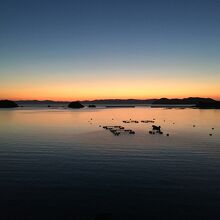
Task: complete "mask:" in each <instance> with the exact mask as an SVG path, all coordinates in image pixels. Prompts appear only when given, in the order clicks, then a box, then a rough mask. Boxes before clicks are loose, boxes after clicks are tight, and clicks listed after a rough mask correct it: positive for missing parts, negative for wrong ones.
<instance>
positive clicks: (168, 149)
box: [0, 106, 220, 220]
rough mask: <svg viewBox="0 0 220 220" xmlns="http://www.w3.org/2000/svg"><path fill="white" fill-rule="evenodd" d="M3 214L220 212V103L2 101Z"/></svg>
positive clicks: (80, 218)
mask: <svg viewBox="0 0 220 220" xmlns="http://www.w3.org/2000/svg"><path fill="white" fill-rule="evenodd" d="M130 119H132V120H138V121H139V123H127V124H124V123H123V122H122V121H123V120H130ZM153 119H155V123H154V124H155V125H160V126H161V130H162V131H163V135H160V134H155V135H151V134H149V131H150V130H151V127H152V124H151V123H141V122H140V121H141V120H153ZM105 125H121V126H124V127H125V128H127V129H132V130H134V131H135V132H136V133H135V134H134V135H129V134H121V135H119V136H114V135H113V134H112V133H111V132H110V131H108V130H105V129H103V128H102V126H105ZM193 125H194V126H193ZM100 126H101V127H100ZM212 128H213V129H212ZM166 134H169V136H166ZM210 134H211V135H212V136H210ZM0 219H2V220H5V219H10V220H14V219H22V220H26V219H27V220H32V219H39V220H41V219H48V220H50V219H60V220H65V219H72V220H75V219H77V220H87V219H88V220H92V219H113V220H123V219H125V220H130V219H132V220H142V219H143V220H145V219H184V220H185V219H194V220H195V219H220V110H198V109H190V108H169V109H166V108H149V107H143V106H142V107H135V108H108V109H106V108H103V107H101V108H96V109H89V108H85V109H80V110H69V109H64V108H42V107H34V108H32V107H28V108H26V107H24V108H18V109H11V110H3V109H1V110H0Z"/></svg>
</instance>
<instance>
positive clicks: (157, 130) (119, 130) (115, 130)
mask: <svg viewBox="0 0 220 220" xmlns="http://www.w3.org/2000/svg"><path fill="white" fill-rule="evenodd" d="M91 120H92V119H91ZM112 120H113V119H112ZM89 122H90V123H91V121H89ZM122 122H123V123H125V124H127V123H139V121H137V120H132V119H130V120H124V121H122ZM140 122H141V123H155V119H153V120H142V121H140ZM164 122H165V120H164ZM173 124H175V123H173ZM99 127H102V126H101V125H100V126H99ZM193 127H194V128H195V127H196V125H193ZM103 128H104V129H105V130H108V131H110V132H111V133H112V134H114V135H115V136H119V135H120V134H131V135H132V134H133V135H134V134H135V131H134V130H132V129H125V127H123V126H121V125H111V126H103ZM212 130H214V128H212ZM163 133H164V132H163V131H162V130H161V126H156V125H152V129H151V130H150V131H149V134H151V135H155V134H160V135H162V134H163ZM166 136H170V134H169V133H167V134H166ZM209 136H212V133H210V134H209Z"/></svg>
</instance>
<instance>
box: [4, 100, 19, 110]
mask: <svg viewBox="0 0 220 220" xmlns="http://www.w3.org/2000/svg"><path fill="white" fill-rule="evenodd" d="M17 107H19V106H18V105H17V104H16V103H15V102H13V101H10V100H0V108H17Z"/></svg>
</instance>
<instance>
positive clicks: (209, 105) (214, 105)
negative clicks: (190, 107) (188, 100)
mask: <svg viewBox="0 0 220 220" xmlns="http://www.w3.org/2000/svg"><path fill="white" fill-rule="evenodd" d="M196 107H197V108H200V109H220V101H215V100H214V101H213V102H204V101H200V102H199V103H197V104H196Z"/></svg>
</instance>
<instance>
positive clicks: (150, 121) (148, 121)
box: [122, 119, 155, 124]
mask: <svg viewBox="0 0 220 220" xmlns="http://www.w3.org/2000/svg"><path fill="white" fill-rule="evenodd" d="M154 121H155V119H154V120H142V121H141V123H154ZM122 122H123V123H125V124H128V123H139V121H136V120H131V119H130V120H124V121H122Z"/></svg>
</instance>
